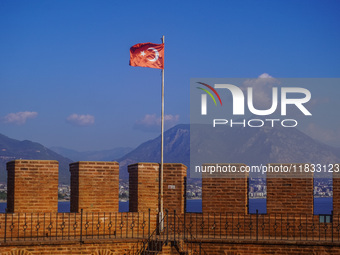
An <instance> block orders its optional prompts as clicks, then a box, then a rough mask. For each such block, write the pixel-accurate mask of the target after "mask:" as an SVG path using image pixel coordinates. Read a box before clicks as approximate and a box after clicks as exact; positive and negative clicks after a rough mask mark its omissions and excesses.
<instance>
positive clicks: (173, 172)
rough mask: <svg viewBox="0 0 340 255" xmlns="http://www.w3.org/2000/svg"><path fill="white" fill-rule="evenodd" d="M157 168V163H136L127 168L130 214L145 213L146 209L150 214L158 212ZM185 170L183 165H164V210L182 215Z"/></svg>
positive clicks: (158, 166)
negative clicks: (174, 211)
mask: <svg viewBox="0 0 340 255" xmlns="http://www.w3.org/2000/svg"><path fill="white" fill-rule="evenodd" d="M159 168H160V165H159V164H158V163H137V164H133V165H130V166H129V167H128V171H129V187H130V188H129V208H130V212H137V211H139V212H143V211H144V212H145V211H147V210H148V208H150V209H151V212H152V213H154V212H156V213H157V212H158V189H159ZM186 169H187V167H186V166H185V165H183V164H175V163H166V164H164V166H163V179H164V183H163V194H164V197H163V198H164V209H168V210H169V211H173V210H176V211H177V212H178V213H184V211H185V204H186V201H185V197H186V190H185V182H186V176H187V173H186Z"/></svg>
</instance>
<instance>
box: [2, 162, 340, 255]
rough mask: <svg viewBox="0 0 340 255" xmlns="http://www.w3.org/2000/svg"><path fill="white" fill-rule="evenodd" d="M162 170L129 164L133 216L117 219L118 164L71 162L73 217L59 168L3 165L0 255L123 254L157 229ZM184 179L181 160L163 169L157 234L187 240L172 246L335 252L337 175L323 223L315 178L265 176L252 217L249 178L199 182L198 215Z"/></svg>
mask: <svg viewBox="0 0 340 255" xmlns="http://www.w3.org/2000/svg"><path fill="white" fill-rule="evenodd" d="M234 165H235V166H236V168H237V167H240V166H241V164H234ZM159 168H160V165H159V164H158V163H136V164H132V165H130V166H128V171H129V184H130V197H129V198H130V200H129V207H130V212H129V213H119V212H118V210H119V209H118V208H119V207H118V195H119V164H118V163H117V162H96V161H81V162H76V163H72V164H70V172H71V213H58V212H57V211H58V162H57V161H53V160H15V161H11V162H8V163H7V171H8V201H7V206H8V212H9V214H0V248H1V251H0V254H6V255H8V254H19V253H20V254H71V253H72V254H110V255H112V254H128V252H130V251H131V250H133V249H135V247H140V242H141V241H143V240H144V241H145V240H146V238H148V237H149V236H150V235H151V233H153V231H154V230H155V228H156V226H157V225H158V224H157V221H158V217H157V213H158V190H159ZM186 175H187V167H186V166H184V165H183V164H176V163H171V164H164V186H163V190H164V195H163V199H164V208H165V209H167V210H168V211H169V214H166V218H165V219H166V221H164V227H165V229H164V230H163V237H165V233H167V235H166V236H167V238H168V237H169V240H175V238H176V235H177V238H182V237H183V236H181V235H183V234H184V236H185V235H186V236H187V239H185V238H184V239H181V240H180V241H179V242H178V241H177V242H178V243H181V244H182V245H183V246H185V242H187V244H186V246H187V247H188V246H191V247H192V246H195V245H196V246H195V247H198V246H199V245H200V246H201V247H202V248H204V250H205V251H207V252H208V253H202V254H212V255H215V254H239V255H241V254H259V252H260V253H262V252H267V251H268V252H269V253H272V252H275V253H277V254H311V253H315V254H321V253H322V254H337V253H340V237H339V236H340V235H339V233H340V232H339V229H340V224H339V217H340V209H339V208H340V206H339V204H340V202H339V201H340V188H339V187H340V185H339V182H340V181H339V180H340V178H338V177H340V176H339V174H335V175H334V176H333V177H334V179H333V187H334V188H333V203H334V207H333V210H334V215H333V222H332V223H320V221H319V217H318V216H316V215H313V178H312V177H313V176H312V175H310V176H309V178H306V176H305V175H304V176H301V177H299V176H292V177H290V178H287V176H282V177H280V178H277V176H275V178H274V177H273V176H270V174H269V176H267V177H268V179H267V194H268V195H267V214H263V215H258V214H252V215H250V214H248V175H247V174H245V173H242V174H235V175H233V174H231V175H229V176H228V178H211V177H210V176H203V179H202V192H203V198H202V204H203V207H202V210H203V213H185V211H186V210H185V204H186V201H185V197H186V189H185V186H186ZM220 177H223V176H220ZM271 177H273V178H271ZM81 209H82V210H81ZM175 210H176V212H175ZM165 230H167V231H168V232H164V231H165ZM175 230H176V231H175ZM189 234H192V235H189ZM195 236H196V238H193V237H195ZM188 237H190V238H189V239H188ZM124 238H125V239H124ZM156 238H157V236H156ZM197 238H198V239H197ZM216 238H217V240H216ZM240 238H241V239H240ZM242 238H243V239H242ZM28 239H29V240H28ZM2 240H3V241H2ZM277 240H279V241H277ZM315 240H317V241H315ZM28 241H29V242H28ZM199 242H200V243H199ZM169 243H170V242H169ZM171 243H172V241H171ZM149 244H150V243H149ZM198 244H199V245H198ZM17 245H18V246H17ZM18 247H21V248H18ZM268 247H269V248H268ZM163 248H164V249H163V251H162V253H160V254H164V255H165V254H166V255H168V254H178V252H177V251H176V249H175V248H174V247H172V246H171V247H170V245H168V246H164V247H163ZM28 251H29V252H28ZM191 251H192V250H191ZM196 251H197V250H196ZM189 254H191V253H189Z"/></svg>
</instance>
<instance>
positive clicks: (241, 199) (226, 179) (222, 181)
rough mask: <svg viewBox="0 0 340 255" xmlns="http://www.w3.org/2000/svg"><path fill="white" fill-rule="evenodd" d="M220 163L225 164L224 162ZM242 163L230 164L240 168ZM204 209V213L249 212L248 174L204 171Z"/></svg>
mask: <svg viewBox="0 0 340 255" xmlns="http://www.w3.org/2000/svg"><path fill="white" fill-rule="evenodd" d="M219 165H220V166H223V164H219ZM225 165H227V164H225ZM241 165H242V164H230V166H235V167H236V169H239V168H240V166H241ZM211 176H212V177H211ZM202 211H203V212H204V213H210V212H211V213H214V212H215V213H222V212H224V213H225V212H234V213H248V174H247V173H220V174H213V175H211V174H209V173H203V174H202Z"/></svg>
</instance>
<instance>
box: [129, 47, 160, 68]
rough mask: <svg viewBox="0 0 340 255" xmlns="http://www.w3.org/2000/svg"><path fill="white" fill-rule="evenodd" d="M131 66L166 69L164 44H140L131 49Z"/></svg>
mask: <svg viewBox="0 0 340 255" xmlns="http://www.w3.org/2000/svg"><path fill="white" fill-rule="evenodd" d="M130 66H141V67H150V68H158V69H164V43H162V44H155V43H138V44H136V45H133V46H132V47H131V48H130Z"/></svg>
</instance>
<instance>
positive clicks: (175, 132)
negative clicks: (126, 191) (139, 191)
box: [118, 124, 190, 179]
mask: <svg viewBox="0 0 340 255" xmlns="http://www.w3.org/2000/svg"><path fill="white" fill-rule="evenodd" d="M160 159H161V137H160V136H159V137H157V138H156V139H153V140H149V141H147V142H145V143H142V144H141V145H140V146H138V147H137V148H136V149H134V150H133V151H131V152H130V153H128V154H126V155H125V156H124V157H122V158H120V159H118V162H119V163H120V178H123V179H127V178H128V177H129V174H128V172H127V166H128V165H130V164H133V163H136V162H156V163H159V162H160ZM164 162H165V163H182V164H185V165H186V166H188V165H189V162H190V125H189V124H181V125H177V126H175V127H173V128H170V129H169V130H167V131H166V132H164Z"/></svg>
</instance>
